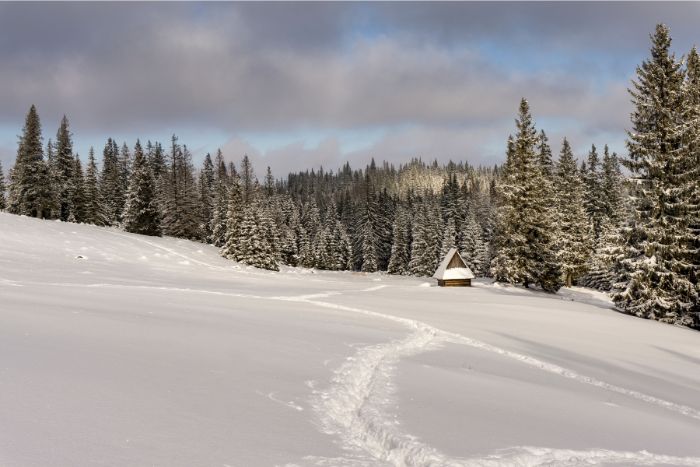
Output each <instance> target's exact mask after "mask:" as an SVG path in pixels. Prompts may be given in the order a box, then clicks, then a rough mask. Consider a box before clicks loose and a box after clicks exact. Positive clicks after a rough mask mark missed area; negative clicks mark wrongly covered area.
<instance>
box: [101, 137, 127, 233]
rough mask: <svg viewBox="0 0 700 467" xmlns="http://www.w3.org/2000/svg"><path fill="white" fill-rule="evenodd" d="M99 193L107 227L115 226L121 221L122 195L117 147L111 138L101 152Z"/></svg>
mask: <svg viewBox="0 0 700 467" xmlns="http://www.w3.org/2000/svg"><path fill="white" fill-rule="evenodd" d="M100 192H101V194H102V198H103V199H104V208H105V214H106V218H107V225H116V224H118V223H119V222H120V221H121V211H122V207H123V204H124V193H123V192H122V188H121V171H120V169H119V147H118V146H117V143H116V142H115V141H114V140H112V138H108V139H107V143H106V144H105V147H104V150H103V151H102V174H101V176H100Z"/></svg>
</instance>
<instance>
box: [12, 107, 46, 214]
mask: <svg viewBox="0 0 700 467" xmlns="http://www.w3.org/2000/svg"><path fill="white" fill-rule="evenodd" d="M51 188H52V184H51V179H50V176H49V168H48V165H47V164H46V163H45V162H44V151H43V148H42V146H41V122H40V120H39V114H38V113H37V111H36V107H35V106H33V105H32V106H31V107H30V109H29V112H28V113H27V117H26V119H25V123H24V128H23V129H22V136H21V137H20V140H19V146H18V148H17V160H16V162H15V166H14V167H13V169H12V173H11V177H10V203H9V209H8V210H9V212H11V213H13V214H20V215H25V216H30V217H40V218H43V219H50V218H51V217H52V213H53V212H54V211H55V210H56V206H55V202H54V199H55V198H54V194H53V192H52V190H51Z"/></svg>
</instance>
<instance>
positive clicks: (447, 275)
mask: <svg viewBox="0 0 700 467" xmlns="http://www.w3.org/2000/svg"><path fill="white" fill-rule="evenodd" d="M433 277H434V278H435V279H440V280H450V279H474V273H473V272H472V270H471V269H469V267H468V266H467V263H465V262H464V260H463V259H462V257H461V256H460V254H459V252H458V251H457V248H451V249H450V251H448V252H447V254H446V255H445V258H444V259H443V260H442V262H441V263H440V266H439V267H438V268H437V271H435V274H433Z"/></svg>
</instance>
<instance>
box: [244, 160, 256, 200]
mask: <svg viewBox="0 0 700 467" xmlns="http://www.w3.org/2000/svg"><path fill="white" fill-rule="evenodd" d="M240 177H241V197H242V198H241V199H242V200H243V204H244V205H248V204H250V203H252V202H253V199H254V198H255V185H256V184H257V178H255V171H254V170H253V164H252V162H250V158H249V157H248V154H244V155H243V160H242V161H241V173H240Z"/></svg>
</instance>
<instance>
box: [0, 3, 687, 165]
mask: <svg viewBox="0 0 700 467" xmlns="http://www.w3.org/2000/svg"><path fill="white" fill-rule="evenodd" d="M698 11H700V6H699V5H697V4H692V3H690V4H689V3H683V4H675V3H674V4H670V5H669V4H666V3H665V4H663V5H662V4H657V3H642V4H638V3H576V2H575V3H554V4H551V3H546V4H544V3H521V2H516V3H502V2H498V3H430V4H428V3H410V4H401V5H397V4H388V3H377V4H367V3H357V4H355V3H305V4H301V5H300V4H295V5H291V4H285V3H274V4H267V3H259V4H258V3H244V4H230V3H56V4H54V3H29V4H16V3H10V4H0V60H2V63H3V67H1V68H0V81H2V82H3V86H2V87H1V88H0V102H3V106H2V107H1V108H0V125H2V126H5V127H6V128H7V127H10V126H11V127H13V128H17V130H16V131H15V132H14V133H13V135H14V134H16V133H18V132H19V129H20V128H21V123H22V121H23V118H24V113H25V112H26V109H27V108H28V106H29V105H30V104H31V103H35V104H36V105H37V106H38V108H39V111H40V114H41V116H42V119H43V122H44V124H45V129H47V128H48V129H50V131H48V130H47V131H45V134H46V135H48V134H52V133H53V129H52V128H53V126H55V125H56V124H57V122H58V120H59V119H60V116H61V115H62V114H63V113H66V114H68V116H69V118H70V120H71V124H72V128H73V131H74V132H75V135H76V141H77V142H78V145H79V144H80V143H79V142H80V139H81V137H84V138H86V139H90V140H91V141H93V140H95V139H96V136H95V135H98V136H99V137H101V138H106V137H107V136H110V135H114V134H115V133H116V134H120V135H133V138H131V139H133V140H135V139H136V137H141V138H142V139H146V138H148V137H149V135H151V134H154V133H155V134H169V133H182V132H190V133H193V132H197V131H198V130H200V131H201V132H202V133H203V132H204V130H205V129H207V130H208V131H210V132H211V133H216V134H222V135H226V136H225V137H224V138H222V139H220V140H218V141H215V142H212V143H211V147H207V145H206V144H204V143H203V142H202V141H197V142H195V143H193V144H192V146H193V147H195V146H196V147H201V148H202V150H203V151H204V150H210V151H213V149H215V147H214V145H221V144H223V143H225V142H226V141H227V140H229V142H228V143H227V147H229V148H230V151H231V153H234V152H237V153H241V152H245V151H248V152H250V153H251V154H256V157H260V158H261V162H262V160H263V159H266V160H273V161H275V162H274V163H275V164H280V167H283V166H287V165H290V164H286V163H284V164H283V163H282V161H283V160H286V159H285V158H288V159H289V160H294V161H295V162H294V164H295V165H294V167H296V168H299V166H300V164H301V165H302V166H304V167H305V166H307V165H317V164H322V163H323V164H325V165H327V164H331V163H333V162H334V161H336V160H339V159H342V158H344V157H351V158H357V159H358V160H359V159H361V158H366V156H367V154H366V153H365V152H363V151H365V150H361V151H358V150H356V149H352V150H347V149H346V148H345V147H344V145H343V144H342V141H340V139H338V138H334V137H333V136H329V137H328V138H325V139H324V140H323V142H322V143H320V144H317V143H315V142H314V143H313V144H311V143H309V142H308V141H304V140H302V139H299V138H294V137H291V138H290V139H289V140H288V141H285V142H282V143H280V144H279V145H278V147H276V148H274V149H271V148H265V149H264V150H262V149H256V148H255V147H254V145H252V143H248V144H249V146H248V147H246V146H245V144H243V143H244V142H245V136H240V135H245V134H247V133H250V132H281V133H285V134H293V133H294V132H295V131H299V132H303V131H307V130H309V129H318V130H322V131H324V132H326V133H332V132H333V131H338V132H339V133H341V132H343V131H348V130H353V129H358V128H372V127H374V128H386V129H387V131H386V133H385V135H384V137H383V138H381V141H377V142H372V143H371V144H370V143H368V144H367V146H370V147H371V149H368V150H367V151H371V152H375V153H377V154H376V157H377V158H378V159H381V158H384V157H396V158H398V157H400V156H401V155H404V154H410V155H420V154H418V153H425V154H426V157H428V153H431V156H430V157H433V156H432V155H434V156H436V157H442V158H445V157H454V158H458V157H467V158H469V160H471V161H477V160H485V159H484V158H487V160H489V161H490V159H488V158H489V157H496V156H498V157H502V154H500V153H498V154H496V155H493V156H492V155H490V154H492V153H493V151H494V150H493V149H492V148H495V147H497V146H498V145H499V144H500V143H501V142H502V141H504V140H505V138H506V137H507V134H508V132H509V131H511V128H512V121H513V117H514V114H515V110H516V108H517V104H518V101H519V99H520V98H521V97H522V96H526V97H527V98H528V99H529V100H530V102H531V104H532V107H533V110H534V112H535V117H536V118H537V119H541V120H542V121H543V122H546V123H547V124H551V125H552V127H555V130H554V132H557V131H560V129H567V130H568V131H571V132H572V134H573V133H576V134H579V135H581V138H593V137H595V135H602V134H609V135H611V137H615V136H614V135H617V137H618V138H619V139H623V138H624V133H623V130H624V127H625V125H626V124H627V121H628V115H629V111H630V104H629V99H628V97H627V94H626V90H625V89H626V87H627V85H628V82H629V78H630V77H631V75H632V73H633V71H634V69H633V67H634V65H633V64H634V63H638V61H639V60H640V57H644V56H645V54H646V50H647V48H648V39H647V35H648V33H649V32H650V31H651V29H652V28H653V25H654V23H655V22H656V21H658V20H665V21H667V22H669V23H670V24H671V26H672V32H673V34H674V37H678V38H679V44H680V47H681V49H680V50H684V49H685V48H686V47H689V43H690V38H692V37H693V35H694V34H695V30H696V29H695V24H696V22H695V20H694V18H697V13H698ZM27 31H31V33H27ZM236 135H239V136H236ZM236 141H239V142H241V144H243V146H240V147H239V146H237V145H236V144H237V143H236ZM183 142H185V143H187V141H183ZM14 143H15V141H14V136H13V138H12V141H0V145H3V146H8V147H12V146H13V145H14ZM489 151H491V152H489ZM12 152H14V149H13V150H12ZM81 152H85V151H84V150H82V149H81ZM3 153H4V151H3ZM384 154H386V155H384ZM394 155H395V156H394ZM3 157H4V156H3ZM236 157H238V155H237V156H236Z"/></svg>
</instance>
